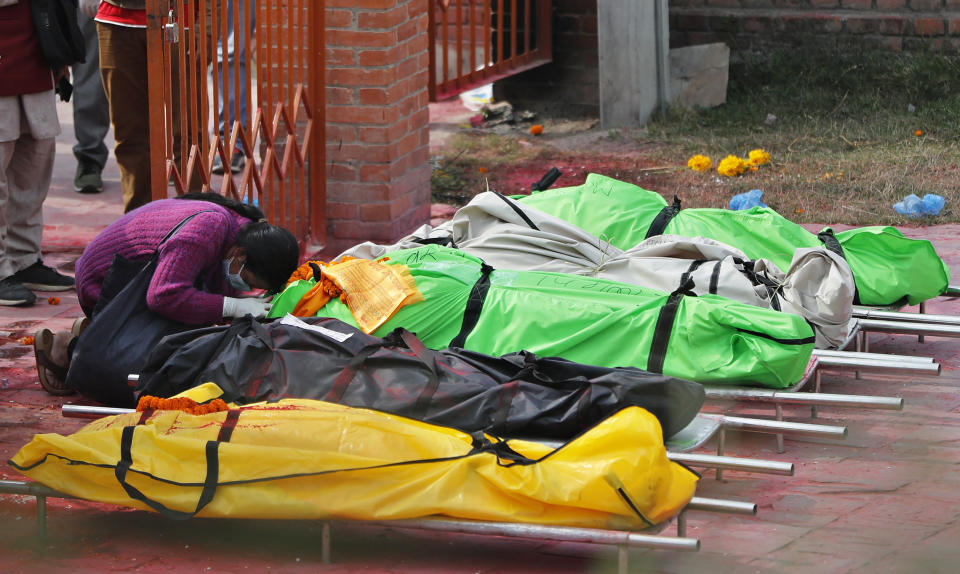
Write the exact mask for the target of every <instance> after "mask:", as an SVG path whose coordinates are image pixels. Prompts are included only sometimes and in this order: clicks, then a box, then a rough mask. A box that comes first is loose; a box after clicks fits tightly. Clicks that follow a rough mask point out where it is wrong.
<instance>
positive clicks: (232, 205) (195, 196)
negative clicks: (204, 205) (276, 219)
mask: <svg viewBox="0 0 960 574" xmlns="http://www.w3.org/2000/svg"><path fill="white" fill-rule="evenodd" d="M177 199H192V200H194V201H208V202H210V203H216V204H217V205H219V206H220V207H226V208H227V209H229V210H231V211H234V212H236V213H239V214H240V215H241V216H243V217H246V218H247V219H249V220H250V221H260V220H261V219H266V216H265V215H264V214H263V212H262V211H260V208H259V207H257V206H255V205H250V204H249V203H240V202H239V201H237V200H236V199H230V198H229V197H224V196H222V195H220V194H219V193H216V192H206V193H205V192H200V191H194V192H191V193H185V194H183V195H179V196H177Z"/></svg>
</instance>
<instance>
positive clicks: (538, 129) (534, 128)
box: [530, 124, 543, 136]
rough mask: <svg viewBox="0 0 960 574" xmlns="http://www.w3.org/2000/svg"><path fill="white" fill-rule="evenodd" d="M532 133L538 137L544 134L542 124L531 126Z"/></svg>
mask: <svg viewBox="0 0 960 574" xmlns="http://www.w3.org/2000/svg"><path fill="white" fill-rule="evenodd" d="M530 133H531V134H533V135H535V136H538V135H540V134H542V133H543V126H542V125H540V124H535V125H532V126H530Z"/></svg>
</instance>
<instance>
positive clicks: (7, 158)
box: [0, 134, 57, 279]
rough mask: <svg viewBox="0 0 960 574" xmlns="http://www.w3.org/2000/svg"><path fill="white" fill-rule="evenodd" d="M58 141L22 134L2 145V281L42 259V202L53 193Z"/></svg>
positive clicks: (0, 173)
mask: <svg viewBox="0 0 960 574" xmlns="http://www.w3.org/2000/svg"><path fill="white" fill-rule="evenodd" d="M56 141H57V140H56V138H52V137H51V138H44V139H34V138H33V136H31V135H30V134H22V135H21V136H20V138H19V139H16V140H14V141H4V142H0V279H5V278H6V277H9V276H10V275H13V274H14V273H16V272H17V271H20V270H21V269H24V268H26V267H29V266H30V265H33V264H34V263H36V262H37V260H38V259H40V240H41V238H42V236H43V201H44V200H45V199H46V198H47V192H48V191H49V190H50V179H51V177H52V175H53V160H54V158H55V157H56Z"/></svg>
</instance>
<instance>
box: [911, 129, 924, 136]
mask: <svg viewBox="0 0 960 574" xmlns="http://www.w3.org/2000/svg"><path fill="white" fill-rule="evenodd" d="M913 135H915V136H918V137H919V136H922V135H923V130H917V131H915V132H913Z"/></svg>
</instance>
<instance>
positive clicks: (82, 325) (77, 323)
mask: <svg viewBox="0 0 960 574" xmlns="http://www.w3.org/2000/svg"><path fill="white" fill-rule="evenodd" d="M89 325H90V317H87V316H83V317H77V318H76V319H75V320H74V321H73V326H72V327H71V328H70V334H71V335H73V336H74V337H79V336H80V335H81V334H82V333H83V332H84V331H85V330H86V328H87V327H88V326H89Z"/></svg>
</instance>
